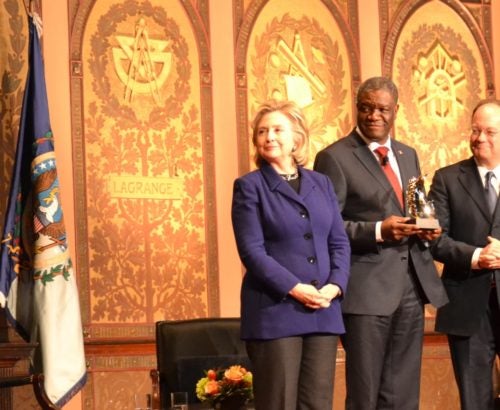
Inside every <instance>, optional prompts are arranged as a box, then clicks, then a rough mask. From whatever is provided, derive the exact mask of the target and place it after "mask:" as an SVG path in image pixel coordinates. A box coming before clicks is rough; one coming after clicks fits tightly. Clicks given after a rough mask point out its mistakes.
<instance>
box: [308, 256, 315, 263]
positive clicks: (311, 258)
mask: <svg viewBox="0 0 500 410" xmlns="http://www.w3.org/2000/svg"><path fill="white" fill-rule="evenodd" d="M307 262H309V263H310V264H311V265H314V264H315V263H316V258H315V257H314V256H309V257H308V258H307Z"/></svg>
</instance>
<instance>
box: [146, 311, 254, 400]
mask: <svg viewBox="0 0 500 410" xmlns="http://www.w3.org/2000/svg"><path fill="white" fill-rule="evenodd" d="M156 353H157V360H158V373H159V385H160V386H159V387H160V402H161V408H168V407H169V406H170V403H169V401H170V393H171V392H174V391H186V392H188V397H189V402H190V403H196V402H198V399H197V398H196V392H195V388H196V382H197V381H198V380H199V379H200V378H202V377H204V376H205V373H204V371H206V370H208V369H213V368H226V367H228V366H231V365H238V364H239V365H241V366H244V367H246V368H247V369H248V368H249V367H250V361H249V359H248V356H247V353H246V349H245V344H244V342H243V341H242V340H241V339H240V319H239V318H203V319H191V320H177V321H168V320H165V321H160V322H157V323H156Z"/></svg>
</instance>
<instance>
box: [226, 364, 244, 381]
mask: <svg viewBox="0 0 500 410" xmlns="http://www.w3.org/2000/svg"><path fill="white" fill-rule="evenodd" d="M246 373H247V370H246V369H245V368H244V367H241V366H231V367H229V369H227V370H226V371H225V372H224V377H225V378H226V379H227V380H228V381H229V382H232V383H238V382H240V381H241V380H243V376H245V374H246Z"/></svg>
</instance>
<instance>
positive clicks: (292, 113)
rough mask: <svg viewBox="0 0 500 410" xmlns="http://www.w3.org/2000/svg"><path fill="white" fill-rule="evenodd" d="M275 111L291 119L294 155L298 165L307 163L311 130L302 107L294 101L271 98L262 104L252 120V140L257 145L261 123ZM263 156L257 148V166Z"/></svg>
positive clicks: (259, 164) (255, 159)
mask: <svg viewBox="0 0 500 410" xmlns="http://www.w3.org/2000/svg"><path fill="white" fill-rule="evenodd" d="M274 111H279V112H281V113H282V114H284V115H285V116H286V117H288V119H289V120H290V123H291V125H292V131H293V133H294V137H293V142H294V146H295V149H294V150H293V152H292V157H293V159H294V161H295V163H296V164H297V165H305V164H306V163H307V159H308V154H309V130H308V128H307V125H306V119H305V117H304V113H303V112H302V110H301V109H300V107H299V106H298V105H297V104H296V103H295V102H293V101H277V100H270V101H267V102H266V103H264V104H262V105H261V106H260V107H259V109H258V111H257V114H256V115H255V117H254V119H253V121H252V130H253V134H252V142H253V145H254V147H255V146H256V141H257V134H258V128H259V123H260V121H261V120H262V118H263V117H264V115H266V114H269V113H271V112H274ZM262 160H263V158H262V157H261V156H260V154H259V153H258V151H257V150H255V156H254V161H255V165H257V167H260V166H261V163H262Z"/></svg>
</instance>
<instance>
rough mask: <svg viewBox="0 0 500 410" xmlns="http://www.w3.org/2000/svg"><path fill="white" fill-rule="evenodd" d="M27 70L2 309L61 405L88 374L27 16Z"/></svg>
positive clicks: (36, 50) (4, 245) (1, 275)
mask: <svg viewBox="0 0 500 410" xmlns="http://www.w3.org/2000/svg"><path fill="white" fill-rule="evenodd" d="M29 31H30V39H29V66H28V77H27V81H26V89H25V92H24V99H23V108H22V113H21V120H20V121H21V122H20V127H19V138H18V142H17V149H16V158H15V164H14V171H13V175H12V182H11V187H10V196H9V201H8V204H7V212H6V215H5V225H4V232H3V236H2V238H1V248H0V251H1V254H0V256H1V259H0V305H1V306H2V307H4V308H5V312H6V315H7V318H8V319H9V322H10V323H11V324H12V325H13V326H14V327H15V329H16V330H17V331H18V333H19V334H20V335H21V336H22V337H23V338H24V339H25V340H26V341H29V342H35V343H37V345H38V347H37V348H36V350H35V353H34V355H33V357H32V371H33V372H34V373H43V375H44V380H45V382H44V387H45V392H46V393H47V396H48V397H49V399H50V400H51V401H52V402H53V403H54V404H56V405H58V406H62V405H64V404H65V403H66V402H67V401H68V400H69V399H70V398H71V397H72V396H73V395H74V394H75V393H77V392H78V391H79V390H80V389H81V388H82V387H83V385H84V384H85V382H86V379H87V372H86V366H85V354H84V345H83V333H82V321H81V315H80V304H79V298H78V290H77V284H76V278H75V274H74V271H73V267H72V264H71V259H70V256H69V249H68V244H67V240H66V229H65V225H64V218H63V213H62V209H61V201H60V188H59V180H58V176H57V168H56V158H55V153H54V139H53V135H52V131H51V128H50V119H49V111H48V101H47V91H46V86H45V76H44V68H43V62H42V56H41V51H40V44H39V40H38V35H37V29H36V27H35V25H34V23H33V19H32V18H31V17H30V22H29Z"/></svg>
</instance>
